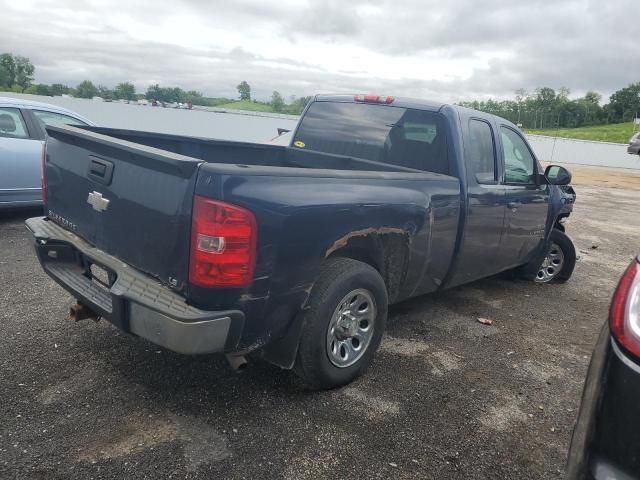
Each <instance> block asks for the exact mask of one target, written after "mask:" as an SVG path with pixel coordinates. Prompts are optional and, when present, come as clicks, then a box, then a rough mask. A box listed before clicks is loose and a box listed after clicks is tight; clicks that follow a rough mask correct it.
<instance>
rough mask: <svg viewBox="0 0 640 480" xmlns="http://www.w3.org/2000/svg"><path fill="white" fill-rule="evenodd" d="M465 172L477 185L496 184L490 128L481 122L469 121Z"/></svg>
mask: <svg viewBox="0 0 640 480" xmlns="http://www.w3.org/2000/svg"><path fill="white" fill-rule="evenodd" d="M467 170H470V172H469V173H471V174H473V175H475V177H476V181H477V182H478V183H495V182H496V147H495V143H494V141H493V133H492V131H491V126H490V125H489V124H488V123H487V122H483V121H482V120H474V119H471V120H470V121H469V152H468V158H467Z"/></svg>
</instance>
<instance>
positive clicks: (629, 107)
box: [0, 53, 640, 129]
mask: <svg viewBox="0 0 640 480" xmlns="http://www.w3.org/2000/svg"><path fill="white" fill-rule="evenodd" d="M34 73H35V67H34V66H33V64H32V63H31V62H30V61H29V59H28V58H26V57H22V56H19V55H12V54H11V53H3V54H1V55H0V91H12V92H17V93H31V94H35V95H47V96H54V95H64V94H66V95H71V96H74V97H78V98H93V97H96V96H99V97H102V98H105V99H113V100H129V101H132V100H140V99H147V100H149V101H156V102H160V103H191V104H193V105H203V106H211V107H215V106H219V105H223V104H227V103H232V102H235V101H237V100H238V99H230V98H212V97H205V96H204V95H203V94H202V93H201V92H197V91H195V90H188V91H185V90H182V89H181V88H179V87H163V86H162V87H161V86H160V85H158V84H155V85H150V86H149V87H148V88H147V90H146V92H144V93H138V92H136V88H135V86H134V85H133V84H132V83H131V82H122V83H119V84H117V85H116V86H115V87H113V88H108V87H106V86H104V85H100V84H98V85H95V84H94V83H93V82H92V81H90V80H84V81H82V82H80V83H79V84H78V85H76V86H75V87H69V86H67V85H63V84H60V83H54V84H51V85H48V84H44V83H38V84H36V83H34V82H33V78H34ZM236 89H237V91H238V98H239V100H240V101H241V102H244V107H246V108H250V109H255V110H268V111H274V112H279V113H288V114H293V115H297V114H300V113H301V112H302V110H303V109H304V107H305V105H306V104H307V103H308V101H309V100H310V99H311V97H309V96H306V97H299V98H296V97H294V96H292V97H290V98H289V102H287V101H285V98H284V97H283V96H282V95H281V94H280V92H278V91H274V92H273V93H272V95H271V100H270V101H268V102H261V101H258V100H255V99H252V97H251V86H250V85H249V83H247V82H246V81H242V82H240V83H239V84H238V85H237V86H236ZM570 93H571V92H570V90H569V89H568V88H565V87H562V88H560V89H558V90H555V89H553V88H550V87H542V88H537V89H535V90H533V91H530V92H527V91H526V90H524V89H520V90H517V91H516V92H515V96H514V98H513V99H510V100H492V99H489V100H482V101H477V100H474V101H465V102H460V105H462V106H465V107H470V108H473V109H476V110H481V111H483V112H487V113H492V114H495V115H498V116H500V117H503V118H506V119H508V120H510V121H512V122H513V123H516V124H518V125H521V126H522V127H523V128H532V129H538V128H560V127H562V128H572V127H582V126H588V125H602V124H607V123H620V122H628V121H631V120H633V119H634V118H636V117H638V116H640V82H636V83H632V84H630V85H629V86H627V87H624V88H621V89H620V90H618V91H616V92H614V93H613V94H612V95H611V96H610V97H609V102H608V103H606V104H604V105H602V104H601V103H602V95H600V94H599V93H597V92H593V91H589V92H587V93H586V94H585V95H584V96H582V97H579V98H573V99H572V98H569V95H570Z"/></svg>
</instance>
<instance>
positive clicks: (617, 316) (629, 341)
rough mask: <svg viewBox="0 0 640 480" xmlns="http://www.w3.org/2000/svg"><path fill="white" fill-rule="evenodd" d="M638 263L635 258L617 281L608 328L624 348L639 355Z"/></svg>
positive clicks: (639, 291)
mask: <svg viewBox="0 0 640 480" xmlns="http://www.w3.org/2000/svg"><path fill="white" fill-rule="evenodd" d="M639 273H640V265H639V264H638V262H637V261H636V260H634V261H633V263H632V264H631V265H629V267H628V268H627V269H626V270H625V272H624V275H622V278H621V279H620V283H618V288H616V291H615V293H614V294H613V300H612V301H611V310H610V311H609V328H610V330H611V334H612V335H613V337H614V338H615V339H616V340H617V341H618V342H619V343H620V345H622V346H623V347H624V348H625V350H627V351H628V352H629V353H632V354H633V355H635V356H637V357H640V275H639Z"/></svg>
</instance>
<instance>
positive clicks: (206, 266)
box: [189, 195, 257, 288]
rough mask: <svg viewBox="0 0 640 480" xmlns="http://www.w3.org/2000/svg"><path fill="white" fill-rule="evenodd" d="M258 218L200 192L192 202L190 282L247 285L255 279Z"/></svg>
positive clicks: (208, 285)
mask: <svg viewBox="0 0 640 480" xmlns="http://www.w3.org/2000/svg"><path fill="white" fill-rule="evenodd" d="M256 230H257V229H256V219H255V216H254V215H253V213H251V212H250V211H249V210H245V209H244V208H240V207H237V206H235V205H229V204H228V203H223V202H219V201H217V200H211V199H209V198H205V197H200V196H197V195H196V197H195V199H194V203H193V216H192V223H191V255H190V258H189V282H190V283H192V284H194V285H198V286H201V287H229V288H244V287H247V286H249V284H250V283H251V280H253V271H254V268H255V260H256V233H257V232H256Z"/></svg>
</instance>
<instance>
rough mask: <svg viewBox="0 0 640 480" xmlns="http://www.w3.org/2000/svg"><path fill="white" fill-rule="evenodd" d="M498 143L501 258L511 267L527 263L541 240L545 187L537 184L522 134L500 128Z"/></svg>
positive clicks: (546, 204) (535, 164)
mask: <svg viewBox="0 0 640 480" xmlns="http://www.w3.org/2000/svg"><path fill="white" fill-rule="evenodd" d="M500 143H501V147H502V160H503V166H504V178H503V183H504V188H505V201H506V205H507V210H506V216H505V219H506V222H505V223H506V232H505V236H504V239H503V242H502V249H501V256H502V257H503V259H504V262H505V263H506V266H508V267H515V266H518V265H522V264H524V263H526V262H527V261H528V260H530V258H531V257H532V256H533V255H534V254H535V253H536V251H537V249H538V247H539V246H540V245H541V242H542V241H543V239H544V232H545V224H546V220H547V212H548V209H549V186H548V185H546V184H542V185H540V184H539V181H538V180H537V179H538V173H539V172H538V169H539V165H538V162H537V161H536V158H535V157H534V155H533V153H532V152H531V150H530V148H529V146H528V145H527V142H526V141H525V140H524V138H523V137H522V135H520V134H519V133H518V132H517V131H516V130H515V129H513V128H511V127H508V126H506V125H501V126H500Z"/></svg>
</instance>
